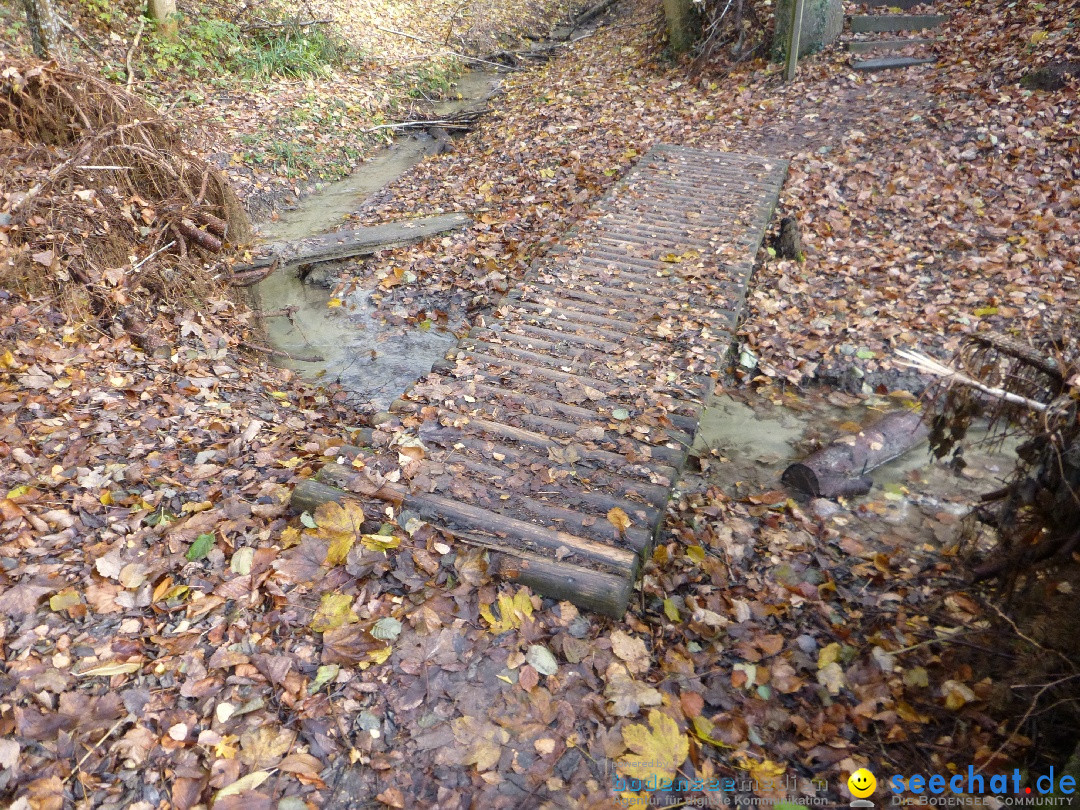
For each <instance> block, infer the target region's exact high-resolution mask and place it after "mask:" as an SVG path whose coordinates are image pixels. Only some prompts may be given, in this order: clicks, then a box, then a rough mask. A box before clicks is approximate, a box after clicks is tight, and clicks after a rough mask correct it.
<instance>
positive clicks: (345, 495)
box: [289, 478, 382, 531]
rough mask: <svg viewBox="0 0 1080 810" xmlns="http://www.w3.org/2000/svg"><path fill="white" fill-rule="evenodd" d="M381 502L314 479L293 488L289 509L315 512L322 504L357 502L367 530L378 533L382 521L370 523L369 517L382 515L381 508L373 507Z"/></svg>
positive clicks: (305, 480) (304, 481)
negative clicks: (362, 508) (361, 509)
mask: <svg viewBox="0 0 1080 810" xmlns="http://www.w3.org/2000/svg"><path fill="white" fill-rule="evenodd" d="M380 500H381V499H375V498H365V497H362V496H360V495H358V494H357V493H354V492H346V491H345V490H343V489H340V488H338V487H334V486H331V485H329V484H326V483H323V482H322V481H318V480H316V479H314V478H305V479H304V480H302V481H300V482H299V483H298V484H297V485H296V486H295V487H294V488H293V491H292V495H291V496H290V498H289V507H290V508H291V509H292V510H293V511H294V512H314V511H315V510H316V509H318V508H319V507H320V506H321V505H322V504H324V503H329V502H330V501H333V502H334V503H345V501H356V502H357V503H359V504H360V505H361V506H363V507H364V515H365V517H364V526H365V528H368V529H370V530H371V531H376V530H377V529H378V528H379V526H380V525H381V521H377V520H372V521H371V522H370V523H369V522H368V518H367V515H369V514H370V515H379V514H381V513H382V509H381V507H373V504H378V503H379V501H380Z"/></svg>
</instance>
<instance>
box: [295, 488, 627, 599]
mask: <svg viewBox="0 0 1080 810" xmlns="http://www.w3.org/2000/svg"><path fill="white" fill-rule="evenodd" d="M349 500H358V499H357V498H356V497H355V496H354V495H353V494H352V493H349V492H345V491H344V490H341V489H337V488H335V487H331V486H328V485H326V484H321V483H319V482H318V481H314V480H312V479H307V480H304V481H301V482H300V483H299V484H298V485H297V487H296V489H294V490H293V495H292V500H291V501H290V506H291V508H292V509H293V510H295V511H299V512H305V511H306V512H313V511H315V509H317V508H318V507H319V506H320V505H321V504H323V503H327V502H329V501H334V502H336V503H343V502H345V501H349ZM451 503H452V502H451ZM372 513H373V514H377V513H378V510H374V509H373V510H372ZM365 525H366V522H365ZM435 525H438V523H436V524H435ZM500 525H501V524H500ZM440 528H444V529H446V530H447V531H448V533H449V534H451V535H453V536H454V537H455V538H457V539H460V540H461V541H463V542H465V543H468V544H470V545H477V546H481V547H484V548H488V549H490V550H491V556H490V563H491V565H492V573H494V574H496V575H497V576H500V577H502V578H504V579H510V580H515V581H518V582H520V583H521V584H522V585H527V586H528V587H530V588H532V589H533V590H535V591H537V592H538V593H542V594H544V595H546V596H548V597H551V598H554V599H566V600H569V601H571V602H573V603H574V604H576V605H578V606H579V607H582V608H585V609H586V610H592V611H595V612H597V613H601V614H603V615H605V616H611V617H613V618H621V617H622V615H623V614H624V613H625V612H626V608H627V606H628V604H629V600H630V594H631V593H633V589H634V581H635V578H636V576H637V559H638V558H637V555H636V554H631V553H630V552H622V554H621V555H620V556H619V558H618V561H619V563H620V565H619V566H617V567H616V568H615V570H614V571H611V572H609V571H604V570H596V569H593V568H589V567H586V566H582V565H576V564H574V563H572V562H567V561H566V560H555V559H548V558H546V557H544V556H542V555H540V554H535V553H530V552H528V551H525V550H514V551H510V550H508V549H507V547H506V545H505V544H504V543H502V542H496V539H495V538H492V537H486V536H484V535H482V534H479V533H477V532H473V531H468V530H461V529H459V530H456V531H455V530H454V529H452V528H449V527H440ZM559 535H561V537H562V539H566V538H569V537H571V535H568V534H566V533H559V534H558V535H556V536H557V537H558V536H559ZM557 548H558V551H559V553H561V551H562V550H563V549H564V548H565V544H561V545H560V546H558V547H557ZM605 548H607V547H605ZM609 550H610V549H609ZM628 555H629V556H631V557H632V560H633V562H632V564H631V567H630V568H629V569H626V568H624V567H623V566H622V565H621V563H625V562H626V559H625V557H626V556H628Z"/></svg>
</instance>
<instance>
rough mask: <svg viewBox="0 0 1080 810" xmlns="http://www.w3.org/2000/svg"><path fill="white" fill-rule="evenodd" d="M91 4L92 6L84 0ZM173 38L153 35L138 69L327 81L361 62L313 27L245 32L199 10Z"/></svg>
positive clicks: (353, 52)
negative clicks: (343, 67)
mask: <svg viewBox="0 0 1080 810" xmlns="http://www.w3.org/2000/svg"><path fill="white" fill-rule="evenodd" d="M83 2H88V3H90V2H95V0H83ZM180 16H181V19H180V20H179V28H180V31H181V33H180V34H179V35H178V36H174V37H169V36H165V35H162V34H160V33H158V32H156V31H155V32H152V33H151V34H150V35H149V36H148V38H147V48H146V51H145V54H144V56H143V67H144V68H145V69H147V70H148V71H149V72H150V73H151V74H153V75H157V76H159V77H165V76H170V75H175V74H176V73H177V72H179V73H181V74H183V75H185V76H190V77H193V78H194V77H197V76H203V75H205V74H208V73H210V74H222V73H228V74H233V75H239V76H244V77H246V78H253V79H270V78H274V77H286V78H304V77H306V76H322V75H326V74H327V73H328V72H329V71H330V70H331V69H332V68H334V67H337V66H339V65H344V64H348V63H350V62H352V61H355V60H357V59H360V58H361V54H360V53H358V52H357V50H356V49H355V48H353V47H352V46H350V45H349V44H347V43H346V42H344V41H343V40H341V39H338V38H337V37H335V36H333V35H332V34H330V33H328V32H326V31H324V30H323V29H322V28H321V27H318V26H307V27H301V26H296V25H285V26H282V27H280V28H264V29H255V30H251V31H245V30H244V29H243V28H242V27H241V26H240V25H238V24H236V23H232V22H229V21H227V20H222V19H218V18H216V17H214V16H213V14H212V12H211V11H210V10H209V9H202V10H201V11H200V12H199V13H198V14H196V15H193V16H192V17H190V18H185V17H183V15H180Z"/></svg>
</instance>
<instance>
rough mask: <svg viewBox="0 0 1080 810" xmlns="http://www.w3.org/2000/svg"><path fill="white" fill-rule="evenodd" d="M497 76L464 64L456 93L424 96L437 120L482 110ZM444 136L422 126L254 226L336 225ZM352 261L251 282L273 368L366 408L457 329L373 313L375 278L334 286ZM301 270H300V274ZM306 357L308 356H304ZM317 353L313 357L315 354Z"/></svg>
mask: <svg viewBox="0 0 1080 810" xmlns="http://www.w3.org/2000/svg"><path fill="white" fill-rule="evenodd" d="M501 76H502V74H501V73H498V72H494V71H491V72H488V71H473V72H469V73H465V74H463V75H462V76H460V77H459V78H458V79H457V80H456V82H455V86H454V92H455V94H456V96H457V98H454V99H447V100H441V101H435V102H433V104H432V106H433V112H434V114H435V116H436V117H438V118H443V117H446V116H452V115H454V114H457V113H462V112H466V111H475V110H478V109H480V108H482V107H483V106H484V105H485V104H486V102H487V101H488V100H489V99H490V98H492V96H494V95H495V94H496V93H497V92H498V91H499V86H500V83H501ZM444 148H445V147H444V145H443V143H442V142H441V141H440V140H439V139H437V138H435V137H432V136H431V135H429V134H427V133H426V132H421V133H416V134H409V135H406V136H404V137H402V138H399V139H397V140H395V141H394V143H392V144H391V145H389V146H387V147H385V148H384V149H381V150H379V151H378V152H376V153H375V154H374V155H372V157H371V158H370V159H369V160H367V161H365V162H364V163H363V164H362V165H361V166H360V167H359V168H358V169H357V170H356V171H354V172H353V173H352V174H350V175H349V176H348V177H346V178H344V179H342V180H339V181H336V182H333V183H328V184H325V185H322V186H319V187H317V188H316V190H315V191H314V193H312V194H310V195H309V196H307V197H305V198H304V199H302V200H300V201H299V202H298V203H297V204H296V205H294V206H292V207H290V208H288V209H286V210H284V211H282V212H281V213H280V214H279V215H278V216H276V217H275V218H274V219H272V220H270V221H267V222H264V223H261V224H260V225H259V226H258V228H259V232H260V235H261V237H262V239H263V240H264V241H267V242H270V241H286V240H297V239H302V238H305V237H309V236H315V235H318V234H323V233H327V232H330V231H333V230H335V229H336V228H338V227H340V226H341V225H342V224H343V223H344V222H345V221H347V220H348V218H349V217H350V216H351V215H353V214H354V213H356V212H357V211H358V210H359V209H360V208H361V206H363V204H364V203H365V201H367V200H368V199H370V198H371V197H372V196H373V195H375V194H376V193H377V192H379V191H380V190H381V189H383V188H384V187H385V186H387V185H388V184H390V183H392V182H393V181H395V180H398V179H399V178H401V177H403V176H404V175H405V174H406V173H407V172H409V171H410V170H411V169H412V168H413V167H414V166H415V165H417V164H418V163H419V162H420V161H422V160H424V159H425V158H427V157H429V156H433V155H437V154H439V153H440V152H441V151H442V150H443V149H444ZM356 268H357V265H356V263H355V261H345V262H335V263H329V262H327V263H322V264H319V265H313V266H308V267H305V268H303V269H302V273H301V274H297V273H296V272H295V271H286V270H284V269H281V270H277V271H275V272H274V273H272V274H271V275H270V276H269V277H268V278H267V279H265V280H264V281H262V282H260V283H259V284H257V285H255V286H254V287H253V288H252V298H253V303H254V305H255V307H256V309H257V310H258V311H259V312H262V313H266V315H265V316H263V317H262V319H261V320H262V327H263V331H264V335H265V337H266V339H267V341H268V342H269V344H270V345H271V346H272V347H273V348H274V349H275V350H276V351H278V352H282V353H283V355H284V360H283V362H281V365H283V366H285V367H286V368H290V369H292V370H293V371H295V372H297V373H298V374H300V375H301V376H302V377H304V378H306V379H309V380H319V381H325V382H332V383H337V384H340V385H341V386H342V387H343V388H345V389H346V390H347V391H348V392H349V394H350V395H351V396H353V397H354V398H356V399H359V400H360V401H362V402H363V403H364V404H365V405H368V406H371V407H374V408H376V409H384V408H385V407H386V406H388V405H389V404H390V402H391V401H393V400H394V399H395V398H396V397H397V396H399V395H400V394H401V392H402V391H404V390H405V389H406V388H407V387H408V386H409V385H410V384H412V383H413V382H415V381H416V380H417V379H418V378H419V377H421V376H423V374H425V373H426V372H427V371H428V370H429V369H430V368H431V364H432V363H433V362H435V361H436V360H439V359H441V358H442V357H443V356H444V355H445V354H446V352H447V351H449V350H450V349H451V348H452V347H453V346H454V345H455V344H456V343H457V340H458V338H457V336H456V335H455V334H454V333H453V332H451V331H449V330H448V329H446V328H444V326H442V325H437V324H435V323H433V322H432V321H431V320H430V319H424V320H423V321H420V322H416V321H413V320H410V319H409V318H408V313H405V312H395V311H394V310H393V309H391V310H390V311H389V312H387V311H384V310H381V309H380V307H379V303H380V298H381V294H380V290H379V287H378V285H377V284H375V283H374V282H371V283H367V282H357V281H352V282H350V283H348V284H347V285H343V290H342V291H336V290H335V287H336V286H338V284H337V282H338V280H339V279H340V278H342V277H344V276H347V275H349V274H350V269H352V270H355V269H356ZM301 275H302V277H301ZM309 358H311V359H309ZM314 358H318V359H314Z"/></svg>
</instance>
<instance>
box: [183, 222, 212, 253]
mask: <svg viewBox="0 0 1080 810" xmlns="http://www.w3.org/2000/svg"><path fill="white" fill-rule="evenodd" d="M177 227H178V228H179V230H180V233H182V234H183V235H184V236H186V237H187V238H188V239H190V240H191V241H192V242H194V243H195V244H196V245H198V246H199V247H201V248H203V249H204V250H209V251H210V252H211V253H220V252H221V247H222V245H221V240H220V239H218V238H217V237H216V236H214V235H213V234H212V233H210V232H208V231H204V230H202V229H200V228H197V227H195V223H194V222H192V221H191V220H187V219H182V220H180V224H179V225H178V226H177Z"/></svg>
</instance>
